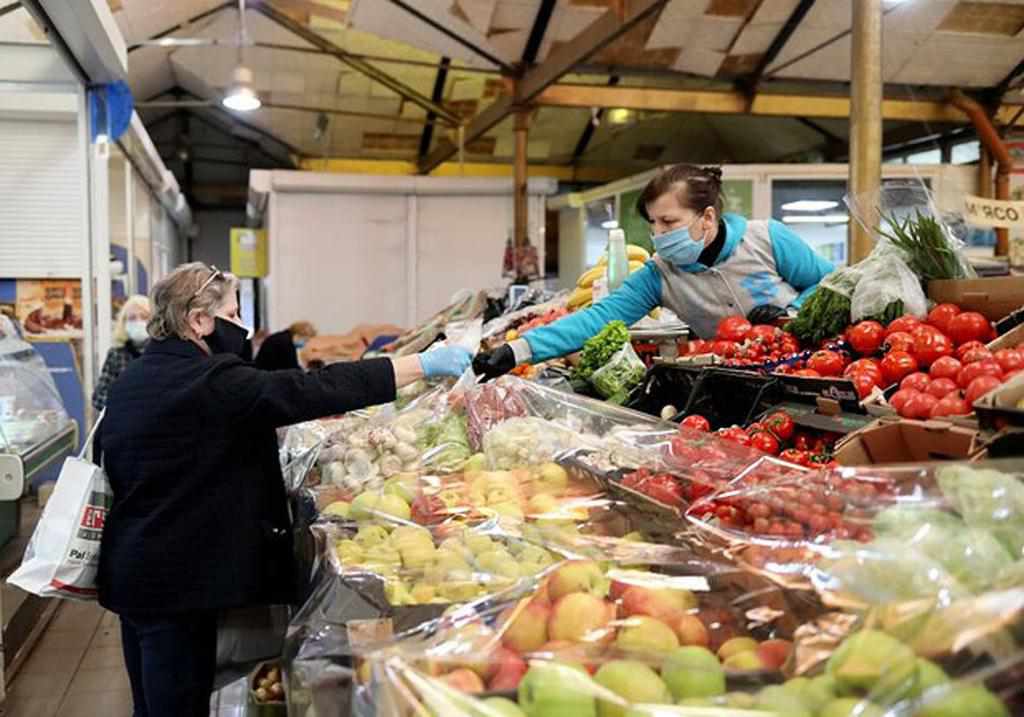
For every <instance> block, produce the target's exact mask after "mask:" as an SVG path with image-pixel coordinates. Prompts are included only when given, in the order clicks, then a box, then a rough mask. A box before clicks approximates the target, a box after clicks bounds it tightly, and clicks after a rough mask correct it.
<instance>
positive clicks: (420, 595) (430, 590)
mask: <svg viewBox="0 0 1024 717" xmlns="http://www.w3.org/2000/svg"><path fill="white" fill-rule="evenodd" d="M411 592H412V597H413V600H415V601H416V604H417V605H425V604H426V603H428V602H433V600H434V598H436V597H437V588H436V587H434V586H433V585H428V584H427V583H425V582H420V583H416V585H414V586H413V588H412V591H411Z"/></svg>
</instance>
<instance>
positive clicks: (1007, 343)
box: [985, 324, 1024, 351]
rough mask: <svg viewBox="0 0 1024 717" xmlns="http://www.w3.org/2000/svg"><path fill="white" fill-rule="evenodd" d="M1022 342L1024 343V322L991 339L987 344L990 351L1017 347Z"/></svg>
mask: <svg viewBox="0 0 1024 717" xmlns="http://www.w3.org/2000/svg"><path fill="white" fill-rule="evenodd" d="M1021 343H1024V324H1021V325H1020V326H1014V327H1013V328H1012V329H1010V330H1009V331H1007V332H1006V333H1005V334H1003V335H1002V336H999V337H997V338H995V339H993V340H992V341H989V342H988V343H987V344H985V346H986V347H987V348H988V350H989V351H998V350H999V349H1015V348H1017V345H1018V344H1021Z"/></svg>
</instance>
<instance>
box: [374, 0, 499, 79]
mask: <svg viewBox="0 0 1024 717" xmlns="http://www.w3.org/2000/svg"><path fill="white" fill-rule="evenodd" d="M390 2H391V4H392V5H395V6H397V7H400V8H402V9H403V10H405V11H406V12H407V13H409V14H410V15H412V16H413V17H415V18H416V19H417V20H419V21H420V22H422V23H424V24H426V25H429V26H430V27H432V28H433V29H435V30H437V31H438V32H439V33H441V34H442V35H444V36H445V37H447V38H449V39H451V40H454V41H455V42H457V43H459V44H460V45H462V46H463V47H465V48H466V49H467V50H469V51H470V52H472V53H473V54H475V55H477V56H479V57H482V58H483V59H485V60H487V61H488V62H489V63H491V64H492V65H494V66H495V67H500V68H501V69H502V70H503V71H504V72H506V73H507V74H510V75H511V74H515V71H516V70H515V68H514V67H512V65H510V64H508V63H507V62H505V61H504V60H502V59H501V58H500V57H498V56H497V55H495V54H494V53H493V52H488V51H487V50H485V49H483V48H482V47H480V46H479V45H477V44H476V43H474V42H470V41H469V40H467V39H466V38H464V37H463V36H462V35H460V34H459V33H457V32H455V31H454V30H452V29H451V28H450V27H447V26H446V25H445V24H444V23H441V22H438V21H437V20H435V19H434V18H432V17H430V16H429V15H427V14H426V13H422V12H420V11H419V10H417V9H416V8H414V7H413V6H412V5H410V4H409V3H407V2H403V0H390Z"/></svg>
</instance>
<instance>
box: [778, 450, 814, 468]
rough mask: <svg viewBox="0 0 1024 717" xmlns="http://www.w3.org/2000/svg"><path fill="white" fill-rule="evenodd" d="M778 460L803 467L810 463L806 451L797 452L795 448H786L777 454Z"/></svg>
mask: <svg viewBox="0 0 1024 717" xmlns="http://www.w3.org/2000/svg"><path fill="white" fill-rule="evenodd" d="M779 458H781V459H782V460H784V461H786V462H787V463H793V464H794V465H798V466H805V465H807V464H808V463H810V456H809V455H808V454H807V451H798V450H796V449H795V448H787V449H786V450H784V451H783V452H782V453H780V454H779Z"/></svg>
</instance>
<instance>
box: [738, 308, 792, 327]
mask: <svg viewBox="0 0 1024 717" xmlns="http://www.w3.org/2000/svg"><path fill="white" fill-rule="evenodd" d="M787 316H789V312H788V311H786V310H785V309H783V308H780V307H778V306H772V305H771V304H761V305H760V306H755V307H754V308H753V309H751V310H750V313H749V314H747V321H749V322H750V323H752V324H774V323H775V322H776V321H778V320H779V319H784V318H786V317H787Z"/></svg>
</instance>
